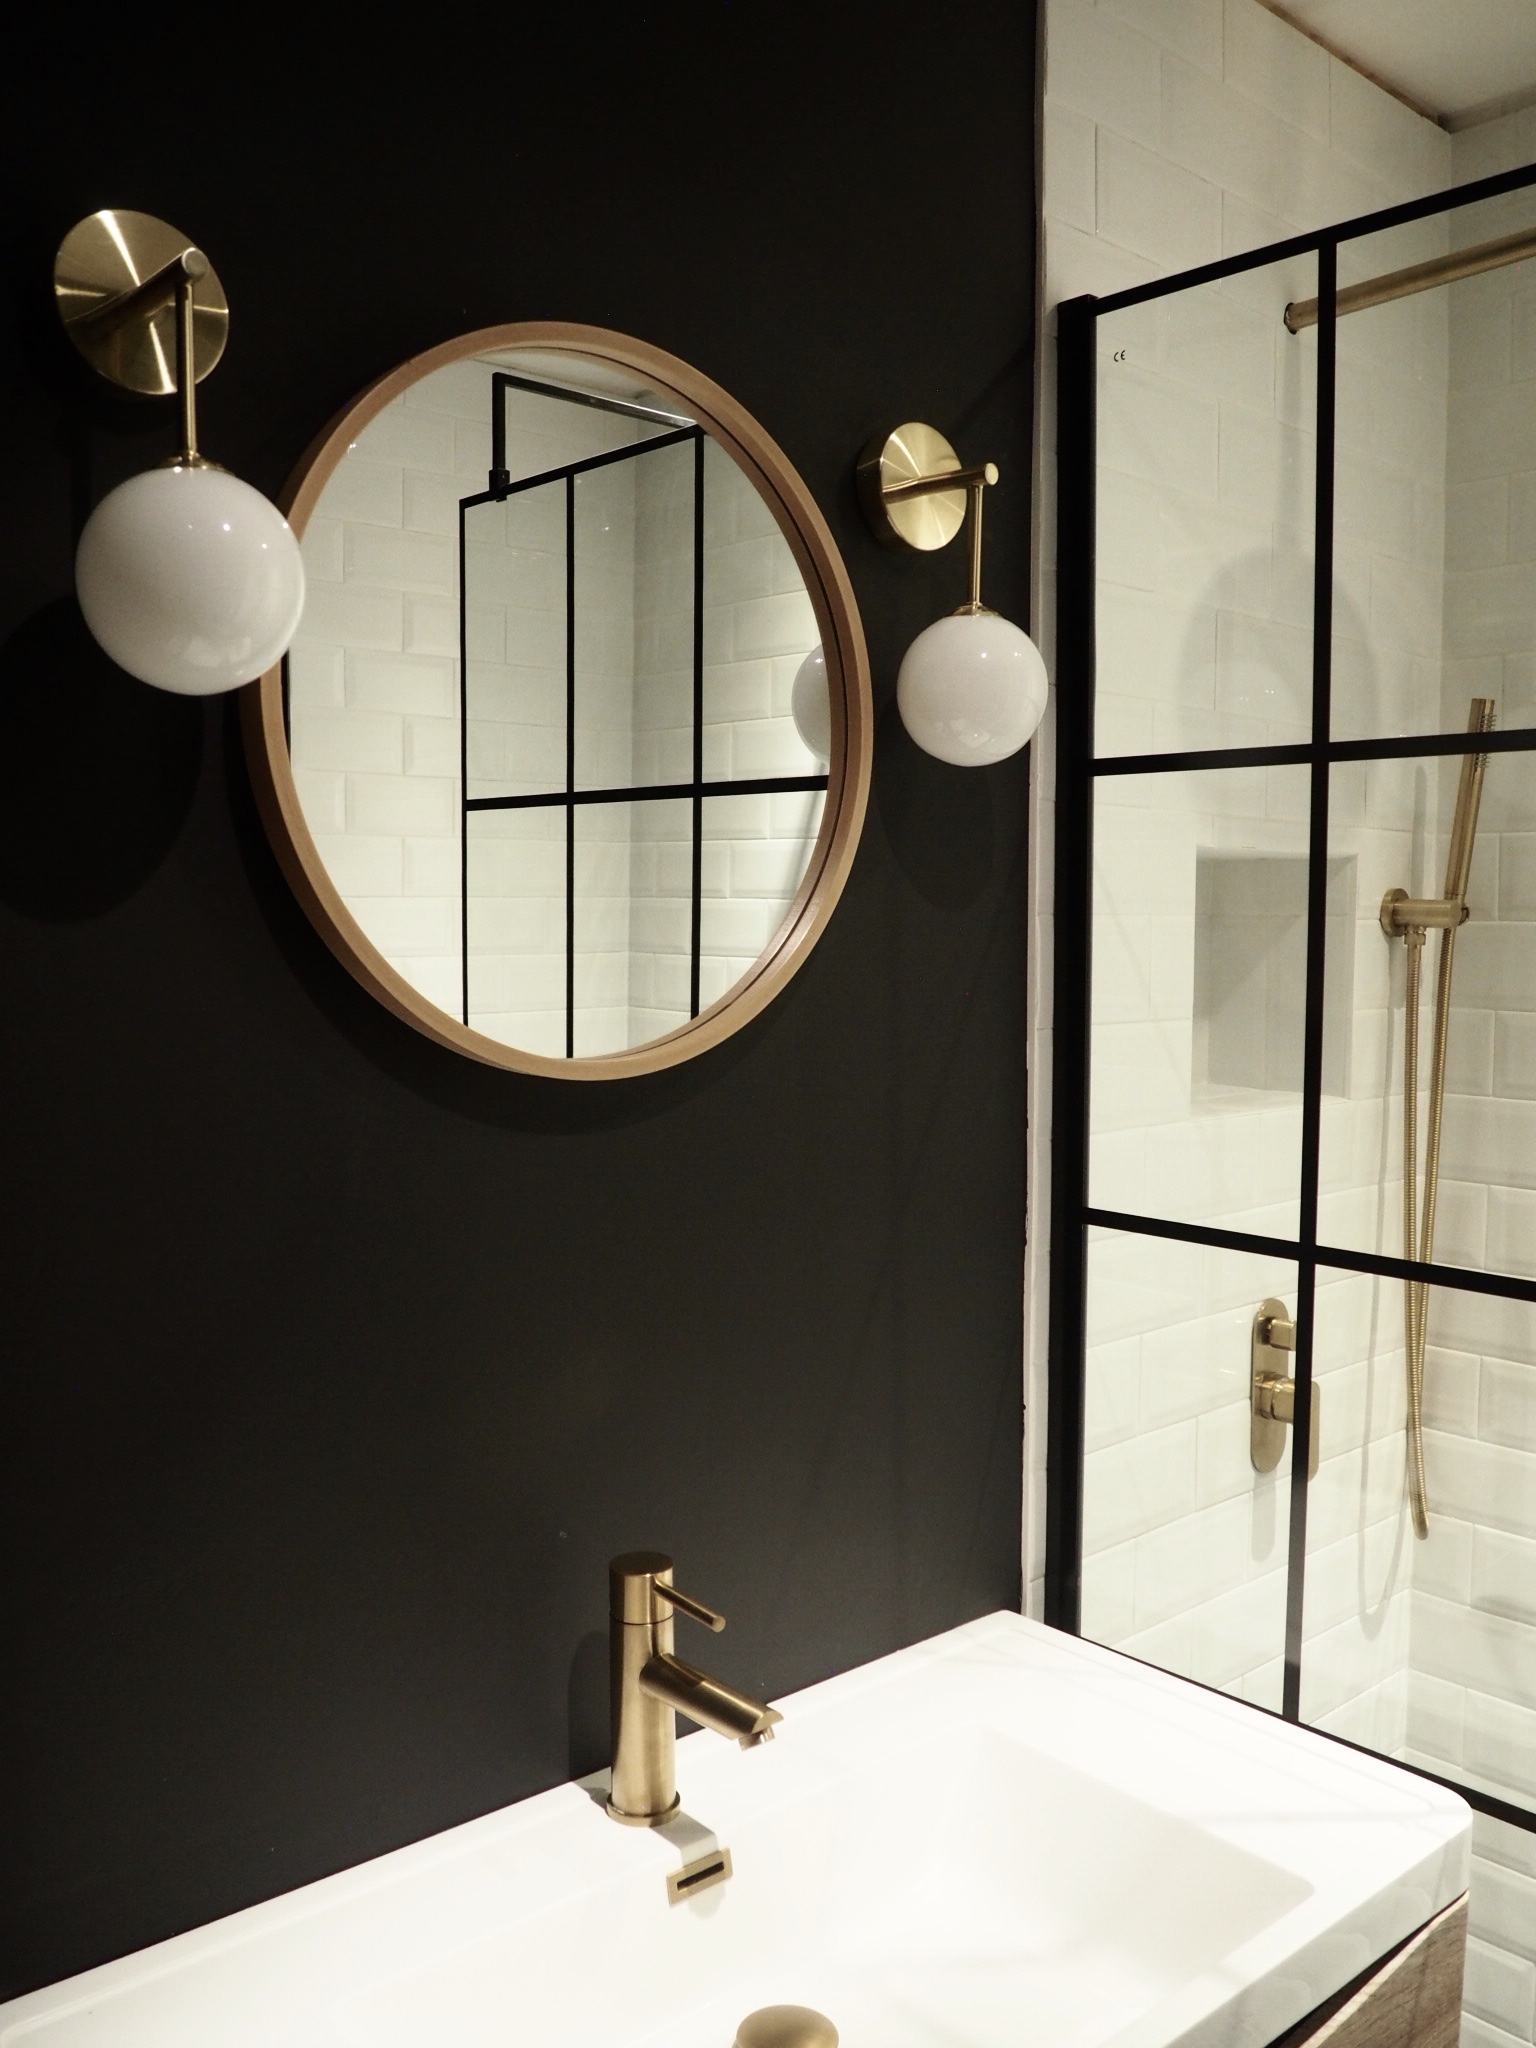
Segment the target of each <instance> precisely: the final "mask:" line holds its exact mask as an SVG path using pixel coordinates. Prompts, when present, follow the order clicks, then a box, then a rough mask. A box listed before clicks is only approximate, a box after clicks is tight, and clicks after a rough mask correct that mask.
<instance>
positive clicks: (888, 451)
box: [856, 420, 966, 553]
mask: <svg viewBox="0 0 1536 2048" xmlns="http://www.w3.org/2000/svg"><path fill="white" fill-rule="evenodd" d="M960 466H961V465H960V458H959V456H958V455H957V454H956V453H955V451H954V449H953V448H951V447H950V445H949V443H948V442H947V441H946V440H945V438H944V436H943V435H942V434H941V433H940V432H939V431H938V429H937V428H936V427H927V426H924V425H923V423H922V421H921V420H908V421H907V423H906V425H905V426H903V427H897V428H896V430H895V432H894V433H890V434H886V435H884V436H883V437H882V436H880V435H876V437H875V439H874V440H873V441H871V442H870V443H869V445H868V447H867V448H866V449H865V450H864V453H863V454H862V455H861V456H860V457H859V463H858V469H857V472H856V475H857V480H858V490H859V499H860V502H861V503H862V505H863V507H864V513H865V517H866V518H867V519H868V520H869V523H870V525H871V526H872V527H873V528H874V530H875V532H876V534H877V535H878V536H879V538H880V539H881V540H883V541H885V542H886V543H887V544H888V545H889V546H891V547H909V548H921V549H922V550H923V551H924V552H925V553H928V552H931V551H932V550H933V549H934V548H947V547H948V546H949V544H950V542H951V541H952V540H953V539H954V537H955V535H956V534H957V533H958V532H959V531H960V529H961V527H962V526H964V524H965V506H966V494H965V491H964V490H963V489H961V490H956V491H932V492H929V493H927V494H926V495H925V496H923V497H921V498H898V499H897V500H896V501H895V503H894V504H893V503H892V502H891V500H890V499H889V498H888V497H887V496H886V492H887V491H889V490H891V489H892V488H893V487H894V486H895V485H897V484H911V483H916V482H917V480H918V478H919V477H924V476H943V475H944V474H945V473H946V472H947V471H949V470H952V469H959V468H960Z"/></svg>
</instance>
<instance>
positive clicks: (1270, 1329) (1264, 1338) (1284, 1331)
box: [1259, 1315, 1296, 1422]
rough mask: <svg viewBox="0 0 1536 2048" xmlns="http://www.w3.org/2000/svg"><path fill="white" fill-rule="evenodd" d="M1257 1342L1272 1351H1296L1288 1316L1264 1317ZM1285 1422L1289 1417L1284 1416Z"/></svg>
mask: <svg viewBox="0 0 1536 2048" xmlns="http://www.w3.org/2000/svg"><path fill="white" fill-rule="evenodd" d="M1259 1341H1260V1343H1262V1344H1267V1345H1269V1347H1270V1349H1271V1350H1273V1351H1294V1350H1295V1349H1296V1325H1295V1324H1294V1323H1293V1322H1292V1321H1291V1319H1290V1317H1289V1316H1275V1315H1268V1316H1265V1317H1264V1320H1263V1327H1262V1329H1261V1331H1260V1333H1259ZM1285 1419H1286V1421H1287V1422H1289V1421H1290V1419H1291V1418H1290V1417H1289V1416H1286V1418H1285Z"/></svg>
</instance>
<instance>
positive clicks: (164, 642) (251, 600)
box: [75, 463, 304, 697]
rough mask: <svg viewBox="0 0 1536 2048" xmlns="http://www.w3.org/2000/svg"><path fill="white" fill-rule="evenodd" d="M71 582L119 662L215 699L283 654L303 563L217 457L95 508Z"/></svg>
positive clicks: (267, 509) (163, 684)
mask: <svg viewBox="0 0 1536 2048" xmlns="http://www.w3.org/2000/svg"><path fill="white" fill-rule="evenodd" d="M75 589H76V592H77V594H78V596H79V599H80V609H81V611H82V612H83V613H84V615H85V623H86V625H87V626H88V627H89V628H90V630H91V633H92V635H93V637H94V638H95V639H96V641H97V642H98V643H99V644H100V646H101V647H102V648H103V649H104V650H105V652H106V653H108V654H109V655H110V656H111V657H112V659H113V660H114V661H115V662H116V663H117V665H118V667H119V668H122V669H126V670H127V672H128V673H129V675H131V676H137V677H138V679H139V681H140V682H144V683H150V684H152V685H153V686H154V687H155V688H156V689H160V690H170V691H174V692H175V693H177V694H178V695H180V696H186V697H208V696H214V695H217V694H219V693H220V692H222V691H225V690H234V689H238V688H239V687H240V686H241V685H242V684H244V683H249V682H254V681H255V679H256V678H257V677H258V676H260V675H263V674H265V672H266V671H267V670H268V669H269V668H270V667H271V666H272V665H273V663H274V662H276V661H278V660H280V659H281V657H282V655H283V653H284V652H285V651H286V649H287V646H288V643H289V641H290V640H291V639H292V638H293V635H294V632H295V631H296V629H297V627H298V623H299V618H300V615H301V613H302V611H303V608H304V563H303V558H302V556H301V555H300V552H299V544H298V542H297V540H296V539H295V538H294V535H293V533H292V531H291V529H290V527H289V525H288V522H287V520H286V519H284V517H283V515H282V514H281V512H279V511H278V509H277V507H276V506H275V505H273V504H272V503H271V502H270V501H269V500H268V499H266V498H264V497H263V496H262V495H261V493H260V491H257V490H253V489H252V488H251V486H250V485H249V484H246V483H242V482H241V481H240V479H239V478H238V477H234V476H230V475H229V474H228V473H227V472H226V471H224V470H221V469H216V468H214V467H213V466H212V465H206V466H202V467H194V466H188V465H184V464H180V463H178V464H176V465H174V466H172V467H169V468H164V469H151V470H146V471H144V472H143V473H142V474H141V475H139V476H134V477H130V478H129V479H128V481H127V482H126V483H122V484H119V485H118V487H117V489H116V490H114V491H112V492H110V493H109V494H108V496H107V497H105V498H104V499H103V500H102V501H101V503H100V504H99V505H98V506H97V507H96V509H95V511H94V512H93V513H92V514H91V516H90V518H89V519H88V520H87V522H86V526H85V531H84V532H83V533H82V534H81V536H80V546H79V549H78V551H77V553H76V556H75Z"/></svg>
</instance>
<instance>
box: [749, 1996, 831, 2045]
mask: <svg viewBox="0 0 1536 2048" xmlns="http://www.w3.org/2000/svg"><path fill="white" fill-rule="evenodd" d="M736 2048H837V2029H836V2027H834V2026H833V2024H832V2022H831V2021H830V2020H829V2019H828V2018H827V2016H826V2015H825V2013H819V2012H813V2011H812V2010H811V2008H810V2006H808V2005H765V2006H762V2007H760V2008H759V2009H758V2011H756V2012H749V2013H748V2014H747V2016H746V2018H745V2019H744V2020H743V2021H742V2023H741V2025H740V2026H739V2027H738V2028H737V2029H736Z"/></svg>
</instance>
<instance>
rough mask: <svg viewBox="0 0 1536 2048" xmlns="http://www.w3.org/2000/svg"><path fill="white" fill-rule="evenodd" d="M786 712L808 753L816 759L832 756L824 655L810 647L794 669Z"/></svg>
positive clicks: (823, 759)
mask: <svg viewBox="0 0 1536 2048" xmlns="http://www.w3.org/2000/svg"><path fill="white" fill-rule="evenodd" d="M789 715H790V717H791V718H792V719H793V720H794V721H795V731H796V732H797V733H799V735H800V739H801V743H802V745H803V746H804V747H805V750H806V752H807V753H808V754H813V755H814V756H815V758H816V759H817V760H818V761H821V762H827V761H830V760H831V758H832V698H831V695H830V693H829V691H828V689H827V657H826V654H825V652H824V651H823V650H822V649H821V648H820V647H813V648H812V649H811V651H810V653H809V654H808V655H807V656H806V657H805V659H804V661H802V662H801V664H800V666H799V668H798V669H796V671H795V680H794V683H793V685H792V686H791V688H790V693H789Z"/></svg>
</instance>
